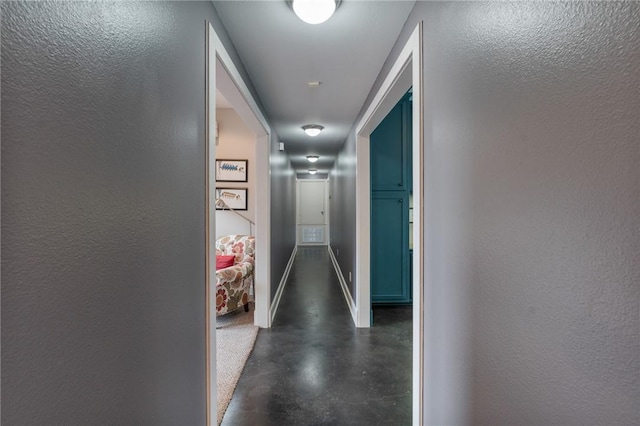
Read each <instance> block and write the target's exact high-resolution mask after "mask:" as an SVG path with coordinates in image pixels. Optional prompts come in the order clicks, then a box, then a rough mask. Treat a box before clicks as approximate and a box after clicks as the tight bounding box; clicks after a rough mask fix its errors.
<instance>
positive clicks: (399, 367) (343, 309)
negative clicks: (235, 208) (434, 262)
mask: <svg viewBox="0 0 640 426" xmlns="http://www.w3.org/2000/svg"><path fill="white" fill-rule="evenodd" d="M411 320H412V315H411V307H380V308H374V322H375V325H374V326H373V327H372V328H370V329H357V328H355V326H354V325H353V321H352V319H351V315H350V313H349V309H348V308H347V304H346V302H345V300H344V296H343V294H342V291H341V289H340V284H339V282H338V279H337V277H336V273H335V271H334V269H333V266H332V264H331V259H330V257H329V253H328V251H327V248H326V247H299V248H298V253H297V256H296V259H295V262H294V264H293V267H292V269H291V273H290V275H289V281H288V282H287V285H286V288H285V290H284V294H283V296H282V300H281V302H280V307H279V309H278V312H277V314H276V318H275V321H274V323H273V326H272V328H271V329H269V330H260V332H259V333H258V339H257V341H256V345H255V347H254V349H253V353H252V354H251V356H250V357H249V360H248V361H247V364H246V366H245V369H244V372H243V373H242V377H241V378H240V381H239V383H238V386H237V388H236V390H235V393H234V395H233V398H232V400H231V403H230V404H229V408H228V409H227V412H226V414H225V416H224V419H223V422H222V425H223V426H235V425H251V426H260V425H278V426H287V425H358V426H361V425H387V424H388V425H410V424H411V404H412V399H411V368H412V365H411V364H412V342H411V339H412V335H411V326H412V324H411Z"/></svg>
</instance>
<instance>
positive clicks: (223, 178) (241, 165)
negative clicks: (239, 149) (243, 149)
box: [216, 160, 249, 182]
mask: <svg viewBox="0 0 640 426" xmlns="http://www.w3.org/2000/svg"><path fill="white" fill-rule="evenodd" d="M248 163H249V161H248V160H216V181H218V182H247V172H248V170H247V166H248Z"/></svg>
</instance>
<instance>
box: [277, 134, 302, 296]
mask: <svg viewBox="0 0 640 426" xmlns="http://www.w3.org/2000/svg"><path fill="white" fill-rule="evenodd" d="M278 145H279V138H278V135H277V134H276V133H275V131H274V132H273V133H272V135H271V300H273V297H274V296H275V294H276V292H277V291H278V286H279V285H280V281H281V280H282V275H283V274H284V271H285V269H286V268H287V263H289V259H290V258H291V253H293V249H294V248H295V245H296V174H295V170H293V168H292V167H291V161H290V160H289V155H288V154H287V153H286V151H279V150H278Z"/></svg>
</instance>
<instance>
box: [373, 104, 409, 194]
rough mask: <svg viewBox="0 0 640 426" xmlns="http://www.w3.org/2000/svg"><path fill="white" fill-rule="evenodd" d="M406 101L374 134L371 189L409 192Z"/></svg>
mask: <svg viewBox="0 0 640 426" xmlns="http://www.w3.org/2000/svg"><path fill="white" fill-rule="evenodd" d="M405 109H406V108H405V105H404V102H400V103H398V104H397V105H396V106H395V107H394V108H393V109H392V110H391V112H389V115H387V116H386V117H385V118H384V120H382V122H381V123H380V124H379V125H378V127H376V129H375V130H374V131H373V132H372V133H371V137H370V143H371V145H370V146H371V148H370V157H371V190H372V191H403V190H408V189H409V188H408V185H407V184H408V182H407V181H408V179H407V178H408V174H409V173H408V170H407V144H406V143H405V141H404V140H403V130H404V127H405V126H406V114H405Z"/></svg>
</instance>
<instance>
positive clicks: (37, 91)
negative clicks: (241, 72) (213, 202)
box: [2, 2, 233, 426]
mask: <svg viewBox="0 0 640 426" xmlns="http://www.w3.org/2000/svg"><path fill="white" fill-rule="evenodd" d="M206 19H212V20H213V21H214V22H218V23H219V20H218V19H217V17H216V15H215V11H214V9H213V7H212V6H211V4H209V3H205V2H195V3H169V2H157V3H147V2H129V3H84V2H70V3H55V4H54V3H43V2H28V3H7V2H3V3H2V137H3V139H2V421H3V424H6V425H29V426H32V425H51V424H65V425H89V424H114V425H115V424H132V425H133V424H135V425H141V424H153V425H162V424H167V425H177V424H183V425H185V424H189V425H198V424H204V421H205V347H204V344H205V330H204V324H205V311H204V303H205V300H204V279H205V277H204V266H205V265H204V262H205V257H204V254H205V253H204V247H205V235H204V224H205V218H204V182H205V169H204V166H205V163H204V160H203V159H204V158H205V156H204V130H205V120H204V116H205V115H204V101H205V98H204V95H205V91H204V89H205V86H204V82H205V74H204V67H205V62H204V61H205V59H204V58H205V56H204V52H205V20H206ZM218 25H219V24H218ZM217 30H218V31H219V32H220V31H221V30H220V28H217ZM232 53H233V52H232Z"/></svg>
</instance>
